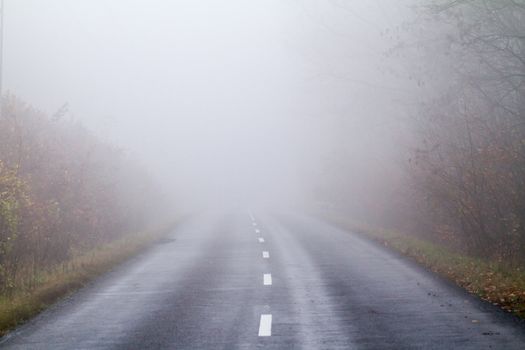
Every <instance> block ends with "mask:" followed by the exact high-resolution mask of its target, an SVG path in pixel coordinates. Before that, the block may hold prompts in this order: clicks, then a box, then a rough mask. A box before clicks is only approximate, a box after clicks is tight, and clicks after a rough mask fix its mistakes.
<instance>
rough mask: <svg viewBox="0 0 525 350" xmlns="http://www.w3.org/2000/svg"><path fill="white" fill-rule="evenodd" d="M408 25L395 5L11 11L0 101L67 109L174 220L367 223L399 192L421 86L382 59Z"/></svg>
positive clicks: (132, 4)
mask: <svg viewBox="0 0 525 350" xmlns="http://www.w3.org/2000/svg"><path fill="white" fill-rule="evenodd" d="M408 11H409V8H408V1H403V2H399V1H396V2H392V1H388V0H382V1H374V2H364V1H297V0H296V1H291V0H287V1H277V0H273V1H250V2H247V1H221V2H218V1H160V0H155V1H148V2H147V3H146V2H143V1H129V0H126V1H124V0H115V1H111V2H108V1H102V0H92V1H70V0H50V1H45V2H42V1H38V0H17V1H9V0H7V1H6V10H5V13H6V16H5V88H6V90H8V91H9V92H11V93H13V94H15V95H17V96H19V97H20V98H22V99H23V100H26V101H30V102H31V104H32V105H34V106H36V107H37V108H39V109H42V110H43V111H44V112H46V113H48V114H50V115H52V114H53V113H55V112H56V111H57V110H59V109H60V108H61V107H62V106H63V105H64V104H65V103H67V104H68V105H67V106H68V113H67V117H68V118H74V119H77V120H80V121H81V122H82V123H83V124H84V125H86V126H87V127H88V128H89V129H91V130H93V131H94V133H95V134H97V135H98V136H102V137H103V138H105V139H107V140H110V141H111V142H112V143H115V144H117V145H118V146H120V147H121V148H122V149H124V150H125V151H126V152H128V153H131V154H133V155H134V156H136V157H137V158H138V159H139V160H140V161H141V162H142V163H143V164H144V166H145V167H146V168H147V169H148V171H149V172H150V175H151V176H153V177H154V178H155V179H156V180H157V181H158V182H159V183H160V184H161V185H162V189H163V191H165V192H166V193H167V194H168V195H169V196H170V197H171V198H173V203H174V205H175V206H176V207H178V208H179V209H181V208H184V209H187V208H189V207H202V206H203V205H217V204H219V205H227V204H249V205H254V204H255V203H258V204H266V205H268V204H271V205H276V204H279V205H284V204H298V203H299V204H304V203H307V202H312V201H318V202H325V201H330V202H333V203H337V202H346V205H347V206H355V207H356V208H355V210H356V211H364V210H369V209H370V208H367V207H366V206H367V202H369V201H370V198H375V197H377V196H383V197H385V198H389V196H390V194H391V193H393V192H395V190H396V189H397V183H396V181H397V177H398V175H396V171H394V170H392V169H397V166H394V167H392V164H398V163H399V162H400V161H402V160H403V159H404V152H405V148H406V146H407V143H408V141H407V139H406V137H404V136H405V135H404V131H403V130H402V129H403V128H402V127H401V126H400V125H401V123H400V119H403V118H406V117H407V115H408V111H409V110H410V108H412V104H411V103H412V102H410V101H413V100H412V98H413V96H411V90H410V89H411V83H410V82H409V81H408V79H406V77H405V76H403V74H397V73H398V71H399V67H396V66H395V65H394V64H393V63H395V62H393V61H392V57H389V56H388V55H385V52H387V51H388V50H389V49H391V48H392V46H393V45H394V41H393V40H394V39H395V38H394V29H395V28H396V27H399V26H401V25H402V24H403V22H404V21H406V18H407V13H408ZM397 63H399V62H397ZM396 72H397V73H396ZM340 184H344V186H341V185H340ZM371 191H372V192H371ZM374 200H375V199H374ZM371 205H372V204H371ZM374 205H375V204H374ZM372 206H373V205H372ZM376 206H377V205H376ZM378 210H379V209H378Z"/></svg>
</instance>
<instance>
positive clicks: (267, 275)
mask: <svg viewBox="0 0 525 350" xmlns="http://www.w3.org/2000/svg"><path fill="white" fill-rule="evenodd" d="M263 284H264V285H265V286H271V285H272V274H271V273H265V274H264V276H263Z"/></svg>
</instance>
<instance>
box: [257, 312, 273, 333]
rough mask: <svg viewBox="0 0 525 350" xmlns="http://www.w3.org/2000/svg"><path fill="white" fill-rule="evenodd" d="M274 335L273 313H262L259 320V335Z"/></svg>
mask: <svg viewBox="0 0 525 350" xmlns="http://www.w3.org/2000/svg"><path fill="white" fill-rule="evenodd" d="M271 335H272V315H270V314H265V315H261V321H260V322H259V337H270V336H271Z"/></svg>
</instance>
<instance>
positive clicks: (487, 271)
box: [321, 213, 525, 319]
mask: <svg viewBox="0 0 525 350" xmlns="http://www.w3.org/2000/svg"><path fill="white" fill-rule="evenodd" d="M321 216H322V217H323V218H324V219H326V220H327V221H329V222H331V223H333V224H334V225H336V226H339V227H341V228H343V229H346V230H349V231H351V232H355V233H358V234H360V235H362V236H364V237H367V238H369V239H372V240H374V241H376V242H379V243H380V244H382V245H384V246H386V247H388V248H390V249H392V250H394V251H396V252H399V253H401V254H403V255H405V256H407V257H409V258H411V259H413V260H415V261H416V262H417V263H419V264H420V265H422V266H424V267H425V268H427V269H429V270H431V271H433V272H434V273H437V274H438V275H440V276H442V277H445V278H446V279H448V280H451V281H453V282H454V283H455V284H457V285H459V286H460V287H462V288H464V289H466V290H467V291H468V292H470V293H471V294H474V295H477V296H478V297H480V298H481V299H483V300H486V301H488V302H490V303H492V304H494V305H497V306H499V307H501V308H502V309H504V310H506V311H508V312H511V313H514V314H515V315H517V316H518V317H521V318H524V319H525V271H524V269H523V268H515V267H509V266H506V265H505V264H502V263H499V262H493V261H487V260H483V259H480V258H476V257H471V256H467V255H463V254H461V253H458V252H455V251H453V250H452V249H450V248H448V247H445V246H443V245H439V244H436V243H433V242H429V241H427V240H424V239H420V238H416V237H413V236H409V235H407V234H403V233H400V232H396V231H391V230H383V229H377V228H373V227H369V226H367V225H363V224H360V223H357V222H354V221H352V220H349V219H346V218H344V217H342V216H338V215H334V214H327V213H323V214H322V215H321Z"/></svg>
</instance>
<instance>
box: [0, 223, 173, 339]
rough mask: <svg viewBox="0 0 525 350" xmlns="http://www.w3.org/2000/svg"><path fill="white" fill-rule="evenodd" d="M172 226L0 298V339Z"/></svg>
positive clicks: (93, 254) (43, 275) (82, 257)
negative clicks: (0, 336)
mask: <svg viewBox="0 0 525 350" xmlns="http://www.w3.org/2000/svg"><path fill="white" fill-rule="evenodd" d="M173 226H174V224H170V225H166V226H165V227H163V228H159V229H156V230H152V231H150V232H145V233H140V234H134V235H129V236H127V237H125V238H122V239H119V240H116V241H114V242H112V243H109V244H107V245H105V246H103V247H100V248H97V249H94V250H92V251H89V252H87V253H84V254H79V255H77V256H75V257H73V258H71V259H70V260H69V261H67V262H65V263H62V264H60V265H58V266H55V267H54V268H53V269H50V270H49V269H48V270H45V271H41V272H40V273H39V278H38V282H37V283H35V284H33V286H32V287H30V288H29V287H19V288H16V289H14V290H13V291H12V292H11V293H10V295H9V296H5V295H4V296H0V335H5V334H6V333H7V332H8V331H10V330H12V329H13V328H15V327H16V326H18V325H20V324H21V323H23V322H25V321H27V320H28V319H30V318H31V317H33V316H35V315H36V314H38V313H39V312H41V311H43V310H44V309H45V308H47V307H48V306H50V305H51V304H53V303H55V302H56V301H58V300H59V299H61V298H63V297H65V296H67V295H69V294H71V293H72V292H74V291H76V290H78V289H80V288H82V287H83V286H85V285H86V284H87V283H88V282H90V281H91V280H93V279H94V278H95V277H97V276H99V275H101V274H103V273H105V272H107V271H109V270H111V269H112V268H113V267H115V266H116V265H118V264H120V263H122V262H124V261H125V260H127V259H129V258H130V257H132V256H133V255H135V254H137V253H139V252H140V251H141V250H143V249H145V248H146V247H148V246H150V245H151V244H152V243H154V242H155V241H157V240H158V239H160V238H161V237H163V236H164V235H166V234H167V233H168V232H169V231H170V230H171V229H172V228H173Z"/></svg>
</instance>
